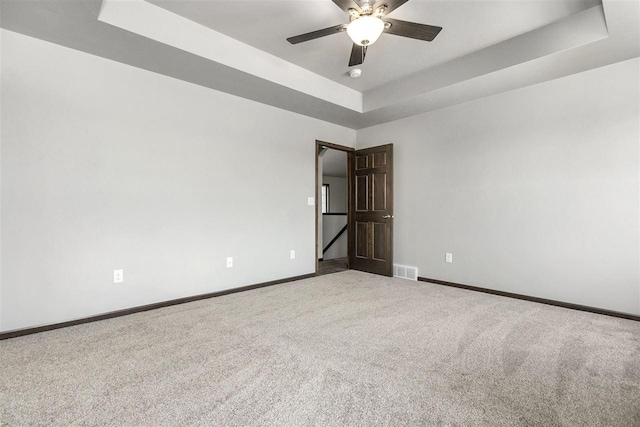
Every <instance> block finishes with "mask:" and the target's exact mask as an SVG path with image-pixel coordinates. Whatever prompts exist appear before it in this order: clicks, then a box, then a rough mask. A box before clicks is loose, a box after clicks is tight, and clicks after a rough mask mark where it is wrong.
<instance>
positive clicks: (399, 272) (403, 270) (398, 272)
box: [393, 264, 418, 280]
mask: <svg viewBox="0 0 640 427" xmlns="http://www.w3.org/2000/svg"><path fill="white" fill-rule="evenodd" d="M393 277H399V278H401V279H409V280H418V268H417V267H407V266H406V265H399V264H393Z"/></svg>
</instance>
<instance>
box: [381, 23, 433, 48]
mask: <svg viewBox="0 0 640 427" xmlns="http://www.w3.org/2000/svg"><path fill="white" fill-rule="evenodd" d="M384 22H388V23H390V24H391V27H390V28H388V29H386V30H384V32H385V33H388V34H393V35H395V36H402V37H409V38H412V39H418V40H424V41H428V42H430V41H432V40H433V39H435V38H436V36H437V35H438V33H439V32H440V30H442V27H435V26H433V25H424V24H416V23H415V22H407V21H401V20H399V19H391V18H385V19H384Z"/></svg>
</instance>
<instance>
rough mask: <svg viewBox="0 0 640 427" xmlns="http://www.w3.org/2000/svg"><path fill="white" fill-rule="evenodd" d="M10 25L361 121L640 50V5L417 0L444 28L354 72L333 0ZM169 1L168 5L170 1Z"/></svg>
mask: <svg viewBox="0 0 640 427" xmlns="http://www.w3.org/2000/svg"><path fill="white" fill-rule="evenodd" d="M0 1H1V6H2V13H1V14H0V26H1V27H2V28H4V29H7V30H10V31H15V32H18V33H21V34H25V35H28V36H31V37H36V38H39V39H43V40H47V41H50V42H52V43H56V44H60V45H63V46H66V47H69V48H72V49H76V50H80V51H83V52H87V53H90V54H92V55H98V56H101V57H104V58H108V59H111V60H114V61H118V62H122V63H125V64H129V65H132V66H135V67H139V68H143V69H146V70H149V71H152V72H156V73H160V74H164V75H167V76H171V77H173V78H177V79H181V80H184V81H187V82H191V83H194V84H198V85H201V86H205V87H209V88H212V89H215V90H219V91H223V92H227V93H230V94H233V95H236V96H241V97H244V98H248V99H252V100H254V101H257V102H261V103H264V104H268V105H272V106H275V107H278V108H282V109H286V110H289V111H294V112H296V113H299V114H303V115H307V116H310V117H315V118H318V119H321V120H325V121H328V122H332V123H336V124H339V125H343V126H347V127H350V128H353V129H360V128H364V127H369V126H374V125H377V124H380V123H385V122H388V121H391V120H396V119H399V118H403V117H408V116H412V115H416V114H420V113H423V112H427V111H433V110H436V109H439V108H445V107H447V106H450V105H455V104H458V103H462V102H467V101H470V100H473V99H478V98H481V97H486V96H491V95H495V94H498V93H502V92H506V91H509V90H514V89H518V88H520V87H525V86H530V85H535V84H539V83H542V82H545V81H548V80H552V79H557V78H561V77H564V76H567V75H570V74H574V73H580V72H584V71H587V70H590V69H593V68H598V67H603V66H606V65H609V64H613V63H616V62H620V61H624V60H627V59H631V58H636V57H638V56H640V2H639V1H638V0H603V2H602V3H600V2H599V0H466V1H459V0H436V1H425V0H411V1H409V2H408V3H407V4H405V5H403V6H401V7H400V8H399V9H397V10H396V11H394V12H392V13H391V17H393V18H397V19H404V20H408V21H413V22H420V23H426V24H432V25H439V26H442V27H443V28H444V29H443V31H442V32H441V33H440V34H439V35H438V37H437V38H436V39H435V40H434V41H433V42H431V43H428V42H421V41H416V40H411V39H406V38H403V37H397V36H393V35H390V34H383V35H382V37H381V38H380V40H379V41H378V42H377V43H376V44H374V45H373V46H371V47H370V49H369V52H368V54H367V58H366V61H365V63H364V64H363V66H362V67H361V68H362V69H363V77H362V78H361V79H359V80H351V79H349V78H348V77H347V76H346V72H347V71H348V67H347V66H346V64H347V62H348V57H349V52H350V46H351V43H350V41H349V40H348V36H347V35H346V34H336V35H332V36H327V37H323V38H321V39H317V40H314V41H310V42H306V43H302V44H298V45H291V44H289V43H288V42H286V40H285V39H286V37H290V36H293V35H297V34H300V33H305V32H308V31H312V30H315V29H320V28H325V27H328V26H331V25H336V24H338V23H340V22H343V21H344V13H343V12H342V11H341V10H340V9H339V8H338V7H336V6H335V5H334V4H333V3H332V2H331V1H330V0H287V1H275V0H263V1H255V0H254V1H248V0H233V1H228V0H227V1H224V0H147V1H145V0H29V1H25V0H0ZM158 5H160V6H161V7H160V6H158Z"/></svg>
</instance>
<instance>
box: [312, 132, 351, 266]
mask: <svg viewBox="0 0 640 427" xmlns="http://www.w3.org/2000/svg"><path fill="white" fill-rule="evenodd" d="M353 152H354V149H353V148H350V147H345V146H342V145H337V144H331V143H328V142H323V141H316V200H317V209H316V275H323V274H329V273H337V272H339V271H344V270H348V269H349V258H348V254H349V245H350V242H351V240H350V239H349V226H348V224H349V205H350V203H349V200H350V197H351V176H350V175H351V173H350V167H349V166H350V162H351V154H352V153H353Z"/></svg>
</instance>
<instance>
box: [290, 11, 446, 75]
mask: <svg viewBox="0 0 640 427" xmlns="http://www.w3.org/2000/svg"><path fill="white" fill-rule="evenodd" d="M332 1H333V2H334V3H335V4H336V5H337V6H338V7H339V8H340V9H342V10H343V11H345V12H346V13H348V14H349V23H347V24H340V25H334V26H333V27H329V28H324V29H322V30H317V31H312V32H310V33H305V34H300V35H299V36H295V37H289V38H288V39H287V41H288V42H289V43H291V44H298V43H302V42H306V41H309V40H313V39H317V38H319V37H324V36H329V35H331V34H337V33H340V32H343V31H346V32H347V34H348V35H349V37H350V38H351V40H353V48H352V49H351V57H350V58H349V66H350V67H352V66H354V65H360V64H362V63H363V62H364V57H365V55H366V53H367V48H368V47H369V46H371V45H372V44H373V43H374V42H375V41H376V40H378V37H380V35H381V34H382V33H383V32H385V33H388V34H393V35H396V36H402V37H410V38H412V39H417V40H425V41H428V42H430V41H432V40H433V39H435V38H436V36H437V35H438V33H439V32H440V30H442V27H435V26H433V25H424V24H416V23H415V22H407V21H401V20H399V19H391V18H387V17H386V16H387V15H388V14H389V13H391V12H393V11H394V10H395V9H397V8H399V7H400V6H402V5H403V4H405V3H406V2H408V1H409V0H374V1H371V0H332Z"/></svg>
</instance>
